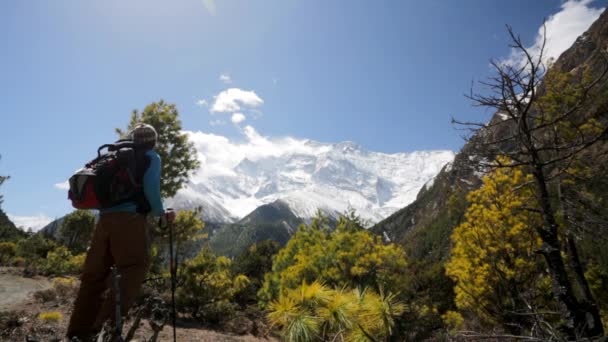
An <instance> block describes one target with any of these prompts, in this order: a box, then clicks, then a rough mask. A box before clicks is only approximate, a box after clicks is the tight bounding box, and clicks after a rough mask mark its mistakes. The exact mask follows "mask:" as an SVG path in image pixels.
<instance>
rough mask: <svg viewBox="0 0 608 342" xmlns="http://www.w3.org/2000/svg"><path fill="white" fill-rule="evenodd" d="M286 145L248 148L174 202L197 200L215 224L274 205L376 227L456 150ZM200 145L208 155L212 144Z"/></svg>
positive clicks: (300, 215)
mask: <svg viewBox="0 0 608 342" xmlns="http://www.w3.org/2000/svg"><path fill="white" fill-rule="evenodd" d="M284 145H285V146H281V149H280V150H279V151H280V153H274V152H273V153H265V150H259V151H258V150H255V149H253V148H250V150H247V151H245V153H243V155H242V156H241V157H240V158H239V159H234V161H233V162H232V165H233V166H231V167H230V169H227V168H226V164H222V165H221V167H222V170H224V172H223V173H222V174H221V175H215V174H212V173H210V174H206V167H205V166H202V167H201V170H200V171H199V173H198V174H199V175H201V176H200V177H198V178H197V179H193V180H192V181H191V182H190V183H189V184H187V186H186V187H185V188H184V189H182V190H180V191H179V192H178V194H177V196H176V197H175V198H173V199H172V200H171V201H170V202H171V204H172V205H173V206H174V207H176V208H180V207H182V206H188V207H191V206H196V204H197V203H199V205H200V206H202V207H203V216H204V217H205V219H207V220H210V221H212V222H235V221H236V220H238V219H241V218H243V219H244V218H245V217H246V216H247V215H249V214H250V213H251V212H253V211H254V210H255V209H256V208H258V207H260V206H263V205H269V204H272V205H273V206H274V207H273V208H275V209H276V208H279V209H281V208H282V207H283V206H287V207H288V208H289V209H290V211H292V212H293V214H295V216H297V217H298V218H301V219H309V218H311V217H313V216H314V215H315V214H316V213H317V211H319V210H321V211H322V212H324V213H326V214H328V215H331V216H334V217H336V216H338V215H340V214H342V213H344V212H346V211H347V210H348V209H351V208H352V209H354V210H355V211H356V212H357V213H358V214H359V215H360V216H361V217H362V218H363V219H365V220H367V221H371V222H377V221H379V220H381V219H383V218H385V217H387V216H388V215H390V214H392V213H393V212H395V211H396V210H398V209H400V208H402V207H404V206H405V205H407V204H409V203H410V202H412V201H413V200H414V199H415V198H416V194H417V192H418V190H420V188H422V186H423V185H424V184H425V183H426V182H428V181H429V180H430V179H431V178H433V177H434V176H435V175H436V174H437V173H438V172H439V171H440V170H441V168H442V167H443V166H444V165H445V164H446V163H447V162H449V161H451V160H452V159H453V156H454V153H453V152H452V151H419V152H413V153H394V154H387V153H379V152H372V151H368V150H366V149H364V148H363V147H362V146H360V145H358V144H356V143H354V142H352V141H343V142H340V143H335V144H328V143H321V142H317V141H314V140H296V139H294V138H289V139H286V140H285V144H284ZM289 146H293V147H294V148H293V149H291V148H290V147H289ZM197 148H200V150H201V151H200V152H201V153H205V151H207V150H209V149H213V146H197ZM260 148H263V147H260ZM273 151H275V150H273ZM275 152H276V151H275ZM208 168H209V165H207V169H208Z"/></svg>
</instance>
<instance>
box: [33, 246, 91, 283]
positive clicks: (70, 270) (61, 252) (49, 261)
mask: <svg viewBox="0 0 608 342" xmlns="http://www.w3.org/2000/svg"><path fill="white" fill-rule="evenodd" d="M84 259H85V254H80V255H76V256H73V255H72V253H70V251H69V250H68V249H67V247H64V246H60V247H57V248H55V249H54V250H52V251H50V252H49V253H48V254H47V257H46V260H44V262H43V263H42V271H43V272H44V273H45V274H47V275H56V276H61V275H68V274H78V273H79V272H80V270H81V268H82V265H83V263H84Z"/></svg>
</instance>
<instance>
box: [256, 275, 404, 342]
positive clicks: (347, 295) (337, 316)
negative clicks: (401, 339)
mask: <svg viewBox="0 0 608 342" xmlns="http://www.w3.org/2000/svg"><path fill="white" fill-rule="evenodd" d="M403 311H404V305H403V304H401V303H399V302H398V301H397V300H396V298H395V296H394V295H391V294H388V295H385V294H384V293H383V292H382V291H381V292H380V293H379V294H378V293H376V292H374V291H373V290H370V289H367V290H348V289H347V288H341V289H330V288H328V287H326V286H324V285H322V284H321V283H319V282H313V283H312V284H307V283H303V284H302V285H300V286H298V287H296V288H294V289H290V290H287V291H285V292H284V293H283V294H281V296H279V298H278V299H277V300H276V301H273V302H272V303H271V304H270V313H269V314H268V318H269V320H270V322H271V323H272V324H273V326H275V327H277V328H279V329H280V332H281V334H282V336H283V338H284V339H285V340H287V341H344V340H346V341H370V340H372V341H382V340H384V341H386V340H388V338H389V337H390V336H391V333H392V329H393V326H394V325H395V317H396V316H398V315H400V314H401V313H402V312H403Z"/></svg>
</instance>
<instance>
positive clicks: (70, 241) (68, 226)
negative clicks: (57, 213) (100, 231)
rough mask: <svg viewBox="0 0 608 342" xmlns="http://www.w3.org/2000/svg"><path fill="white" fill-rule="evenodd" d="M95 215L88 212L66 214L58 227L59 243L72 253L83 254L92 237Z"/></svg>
mask: <svg viewBox="0 0 608 342" xmlns="http://www.w3.org/2000/svg"><path fill="white" fill-rule="evenodd" d="M94 229H95V215H93V214H92V213H91V212H90V211H88V210H75V211H73V212H72V213H70V214H68V215H67V216H66V217H65V218H64V220H63V222H62V223H61V226H60V227H59V241H61V243H62V244H63V245H65V246H66V247H67V248H68V249H69V250H70V251H72V252H73V253H84V252H85V251H86V250H87V248H88V246H89V242H90V241H91V238H92V236H93V230H94Z"/></svg>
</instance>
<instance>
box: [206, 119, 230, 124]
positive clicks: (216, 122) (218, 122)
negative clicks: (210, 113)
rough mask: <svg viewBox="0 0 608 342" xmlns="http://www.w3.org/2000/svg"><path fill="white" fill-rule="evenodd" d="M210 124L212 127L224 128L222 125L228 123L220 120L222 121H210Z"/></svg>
mask: <svg viewBox="0 0 608 342" xmlns="http://www.w3.org/2000/svg"><path fill="white" fill-rule="evenodd" d="M209 124H210V125H211V126H222V125H225V124H226V121H224V120H220V119H217V120H211V121H209Z"/></svg>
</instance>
